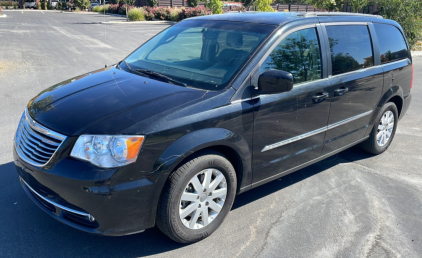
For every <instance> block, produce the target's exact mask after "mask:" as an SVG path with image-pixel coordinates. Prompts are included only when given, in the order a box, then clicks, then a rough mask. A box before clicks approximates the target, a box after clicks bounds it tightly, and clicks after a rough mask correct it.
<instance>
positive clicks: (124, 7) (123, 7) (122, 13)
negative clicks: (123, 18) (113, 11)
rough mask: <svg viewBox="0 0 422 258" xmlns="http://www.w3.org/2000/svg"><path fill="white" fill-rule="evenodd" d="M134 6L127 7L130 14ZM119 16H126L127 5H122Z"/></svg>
mask: <svg viewBox="0 0 422 258" xmlns="http://www.w3.org/2000/svg"><path fill="white" fill-rule="evenodd" d="M133 7H134V6H128V7H127V11H128V12H129V11H130V10H131V9H132V8H133ZM119 14H120V15H126V5H125V4H124V5H121V6H120V9H119Z"/></svg>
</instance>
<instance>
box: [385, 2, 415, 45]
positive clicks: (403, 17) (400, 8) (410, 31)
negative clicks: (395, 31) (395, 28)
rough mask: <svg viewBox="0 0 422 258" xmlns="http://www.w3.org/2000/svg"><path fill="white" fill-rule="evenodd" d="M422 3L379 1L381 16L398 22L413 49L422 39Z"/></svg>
mask: <svg viewBox="0 0 422 258" xmlns="http://www.w3.org/2000/svg"><path fill="white" fill-rule="evenodd" d="M421 6H422V3H421V2H420V1H418V0H379V2H378V8H380V14H381V15H382V16H383V17H384V18H387V19H392V20H395V21H397V22H398V23H399V24H400V26H401V27H402V28H403V30H404V34H405V36H406V38H407V41H408V42H409V45H410V46H411V47H413V46H415V44H416V42H417V41H418V40H421V39H422V19H421V15H422V8H421Z"/></svg>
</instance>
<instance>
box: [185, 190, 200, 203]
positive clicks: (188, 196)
mask: <svg viewBox="0 0 422 258" xmlns="http://www.w3.org/2000/svg"><path fill="white" fill-rule="evenodd" d="M197 199H198V194H196V193H188V192H184V193H183V194H182V201H189V202H194V201H196V200H197Z"/></svg>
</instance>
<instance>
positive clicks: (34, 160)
mask: <svg viewBox="0 0 422 258" xmlns="http://www.w3.org/2000/svg"><path fill="white" fill-rule="evenodd" d="M65 139H66V136H65V135H62V134H59V133H56V132H54V131H52V130H50V129H48V128H46V127H44V126H42V125H40V124H39V123H37V122H36V121H34V120H33V119H32V118H31V117H30V115H29V114H28V111H27V110H25V112H24V113H23V115H22V117H21V120H20V122H19V126H18V129H17V131H16V135H15V149H16V152H17V153H18V155H19V157H20V158H22V159H23V160H24V161H25V162H27V163H29V164H31V165H33V166H36V167H42V166H45V165H46V164H47V163H48V162H49V161H50V160H51V159H52V158H53V156H54V154H55V153H56V150H57V149H58V148H59V147H60V145H61V144H62V143H63V141H64V140H65Z"/></svg>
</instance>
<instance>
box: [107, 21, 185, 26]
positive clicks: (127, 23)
mask: <svg viewBox="0 0 422 258" xmlns="http://www.w3.org/2000/svg"><path fill="white" fill-rule="evenodd" d="M100 23H101V24H119V25H129V24H167V25H173V24H176V23H177V22H172V21H132V22H131V21H107V22H100Z"/></svg>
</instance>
